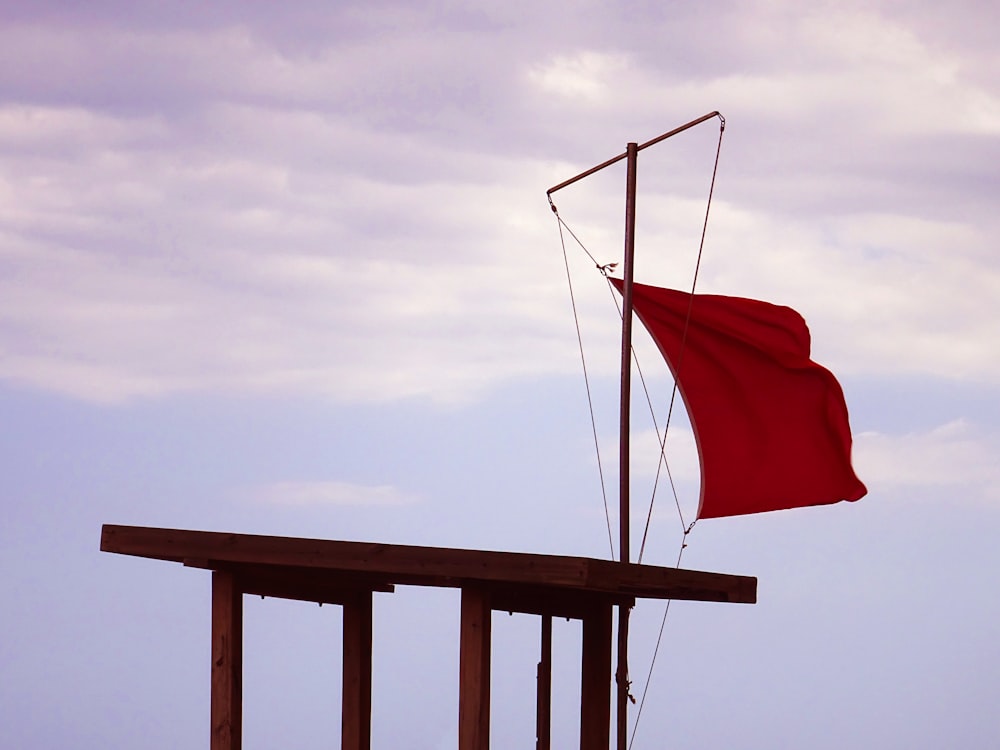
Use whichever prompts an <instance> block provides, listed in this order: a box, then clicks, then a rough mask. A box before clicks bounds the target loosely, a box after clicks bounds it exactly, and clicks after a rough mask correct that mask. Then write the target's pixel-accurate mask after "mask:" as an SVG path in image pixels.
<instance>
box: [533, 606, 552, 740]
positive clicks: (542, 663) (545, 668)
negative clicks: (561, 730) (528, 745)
mask: <svg viewBox="0 0 1000 750" xmlns="http://www.w3.org/2000/svg"><path fill="white" fill-rule="evenodd" d="M551 743H552V615H542V653H541V656H540V658H539V661H538V695H537V699H536V702H535V750H549V748H550V747H551Z"/></svg>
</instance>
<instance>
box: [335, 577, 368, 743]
mask: <svg viewBox="0 0 1000 750" xmlns="http://www.w3.org/2000/svg"><path fill="white" fill-rule="evenodd" d="M343 607H344V682H343V693H342V696H343V699H342V708H341V742H340V747H341V749H342V750H369V749H370V748H371V727H372V592H371V591H366V592H358V593H356V594H355V596H354V597H353V598H352V599H350V600H346V601H344V603H343Z"/></svg>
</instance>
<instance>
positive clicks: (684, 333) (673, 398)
mask: <svg viewBox="0 0 1000 750" xmlns="http://www.w3.org/2000/svg"><path fill="white" fill-rule="evenodd" d="M719 120H720V122H719V141H718V143H717V144H716V147H715V163H714V164H713V166H712V182H711V184H710V185H709V187H708V201H707V203H706V204H705V218H704V220H703V221H702V224H701V240H700V241H699V243H698V257H697V259H696V260H695V264H694V275H693V277H692V279H691V296H690V298H689V299H688V308H687V314H686V315H685V317H684V329H683V330H682V332H681V346H680V354H679V356H678V358H677V369H676V373H677V377H679V376H680V372H681V367H682V366H683V364H684V353H685V351H686V346H685V345H686V344H687V336H688V329H689V328H690V325H691V310H692V308H693V307H694V290H695V288H696V287H697V285H698V272H699V271H700V270H701V256H702V253H703V252H704V250H705V235H706V234H707V232H708V216H709V213H710V212H711V210H712V195H713V194H714V193H715V177H716V175H717V174H718V172H719V155H720V153H721V152H722V134H723V133H725V132H726V121H725V119H724V118H723V117H722V116H721V115H720V116H719ZM677 377H675V378H674V386H673V388H672V389H671V392H670V406H669V407H668V408H667V423H666V425H664V427H663V440H662V441H661V442H660V461H661V463H666V460H667V458H666V450H667V433H668V432H669V430H670V421H671V419H672V418H673V415H674V404H675V402H676V401H677ZM657 436H659V430H658V429H657ZM667 475H668V476H670V467H669V466H668V467H667ZM659 476H660V469H659V465H657V469H656V477H657V482H655V483H654V484H653V494H652V497H650V499H649V510H648V512H647V513H646V526H645V528H644V529H643V531H642V544H640V545H639V562H642V553H643V551H645V549H646V539H647V537H648V536H649V526H650V522H651V521H652V518H653V503H654V502H655V501H656V486H657V484H658V482H659ZM670 485H671V487H673V486H674V484H673V477H672V476H671V477H670ZM674 500H675V502H676V503H677V513H678V515H679V517H680V521H681V527H682V528H683V527H684V526H685V523H684V513H683V512H682V511H681V506H680V502H679V501H677V490H676V488H674ZM693 526H694V524H692V527H693ZM689 532H690V529H687V530H686V531H685V532H684V536H685V537H687V535H688V533H689ZM681 549H683V547H682V548H681Z"/></svg>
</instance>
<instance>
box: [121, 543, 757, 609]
mask: <svg viewBox="0 0 1000 750" xmlns="http://www.w3.org/2000/svg"><path fill="white" fill-rule="evenodd" d="M101 549H102V550H104V551H105V552H117V553H120V554H128V555H138V556H140V557H151V558H155V559H161V560H174V561H177V562H182V561H184V560H185V559H188V560H209V561H215V564H218V565H220V566H221V565H231V564H233V563H238V564H253V565H263V566H270V567H273V568H275V569H276V570H282V569H284V568H286V567H290V568H297V569H302V568H312V569H317V570H337V571H353V572H356V573H364V574H368V575H374V576H378V577H381V578H382V579H383V581H384V582H385V583H397V584H415V585H424V586H449V587H462V586H464V585H466V584H483V583H487V582H497V583H509V584H516V585H538V586H549V587H555V588H563V589H567V590H579V591H591V592H602V593H607V594H614V595H620V596H634V597H643V598H656V599H694V600H701V601H718V602H740V603H752V602H754V601H756V591H757V579H755V578H751V577H747V576H734V575H725V574H720V573H705V572H699V571H691V570H678V569H675V568H661V567H655V566H650V565H635V564H630V565H622V564H621V563H618V562H614V561H610V560H594V559H590V558H583V557H563V556H558V555H532V554H524V553H515V552H489V551H479V550H464V549H451V548H435V547H413V546H406V545H395V544H372V543H367V542H342V541H330V540H323V539H294V538H288V537H273V536H258V535H253V534H225V533H218V532H208V531H184V530H177V529H155V528H144V527H134V526H112V525H106V526H105V527H104V529H103V532H102V535H101Z"/></svg>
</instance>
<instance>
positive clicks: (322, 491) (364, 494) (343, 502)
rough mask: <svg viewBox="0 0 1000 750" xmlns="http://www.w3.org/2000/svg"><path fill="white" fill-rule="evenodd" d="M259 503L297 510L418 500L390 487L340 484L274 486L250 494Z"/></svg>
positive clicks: (404, 503)
mask: <svg viewBox="0 0 1000 750" xmlns="http://www.w3.org/2000/svg"><path fill="white" fill-rule="evenodd" d="M250 494H251V496H252V497H253V498H254V499H256V500H257V501H258V502H262V503H267V504H269V505H300V506H310V507H316V506H331V505H335V506H361V507H376V506H398V505H411V504H413V503H416V502H419V498H417V497H416V496H414V495H411V494H409V493H406V492H403V491H402V490H400V489H398V488H397V487H393V486H392V485H385V484H383V485H362V484H352V483H350V482H339V481H316V482H275V483H273V484H269V485H266V486H264V487H260V488H258V489H256V490H254V491H252V492H251V493H250Z"/></svg>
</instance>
